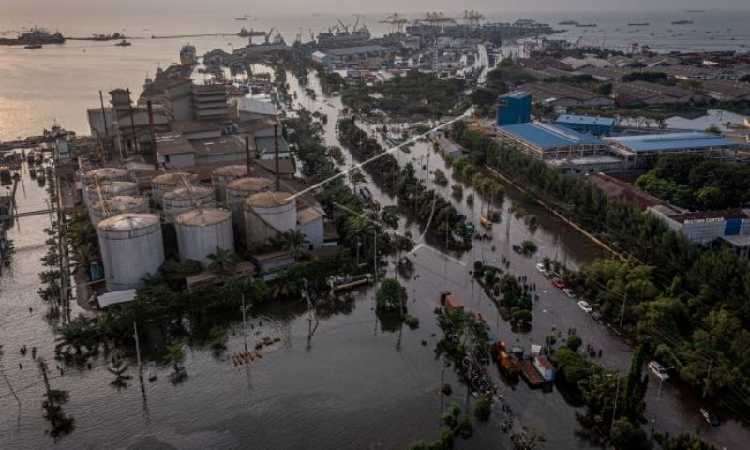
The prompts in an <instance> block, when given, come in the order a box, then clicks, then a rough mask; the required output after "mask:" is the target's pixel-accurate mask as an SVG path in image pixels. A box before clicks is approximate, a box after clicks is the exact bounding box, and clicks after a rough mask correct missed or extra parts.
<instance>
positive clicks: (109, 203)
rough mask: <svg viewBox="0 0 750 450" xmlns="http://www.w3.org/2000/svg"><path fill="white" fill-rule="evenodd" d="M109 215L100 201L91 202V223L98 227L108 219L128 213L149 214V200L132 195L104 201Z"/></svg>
mask: <svg viewBox="0 0 750 450" xmlns="http://www.w3.org/2000/svg"><path fill="white" fill-rule="evenodd" d="M104 202H105V203H106V207H107V209H108V210H109V214H107V213H106V212H105V211H104V205H102V202H100V201H99V200H97V201H95V202H91V206H89V217H90V218H91V223H92V224H93V225H94V226H96V225H97V224H98V223H99V222H101V221H102V220H104V219H106V218H107V217H111V216H117V215H119V214H126V213H147V212H149V209H148V200H147V199H146V197H134V196H131V195H118V196H115V197H112V198H110V199H108V200H105V201H104Z"/></svg>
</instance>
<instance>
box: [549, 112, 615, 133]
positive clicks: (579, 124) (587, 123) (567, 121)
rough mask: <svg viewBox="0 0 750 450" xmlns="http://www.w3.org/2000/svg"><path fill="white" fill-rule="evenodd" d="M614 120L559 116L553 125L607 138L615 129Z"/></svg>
mask: <svg viewBox="0 0 750 450" xmlns="http://www.w3.org/2000/svg"><path fill="white" fill-rule="evenodd" d="M616 122H617V121H616V119H615V118H613V117H600V116H579V115H575V114H561V115H560V116H558V117H557V120H555V125H560V126H563V127H565V128H570V129H571V130H574V131H577V132H579V133H584V134H593V135H594V136H609V135H610V134H612V132H613V131H614V129H615V123H616Z"/></svg>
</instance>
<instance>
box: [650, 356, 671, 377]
mask: <svg viewBox="0 0 750 450" xmlns="http://www.w3.org/2000/svg"><path fill="white" fill-rule="evenodd" d="M648 368H649V370H651V372H652V373H653V374H654V375H655V376H656V378H658V379H660V380H661V381H667V380H668V379H669V374H668V373H667V368H666V367H664V366H662V365H661V364H659V363H658V362H656V361H651V362H650V363H648Z"/></svg>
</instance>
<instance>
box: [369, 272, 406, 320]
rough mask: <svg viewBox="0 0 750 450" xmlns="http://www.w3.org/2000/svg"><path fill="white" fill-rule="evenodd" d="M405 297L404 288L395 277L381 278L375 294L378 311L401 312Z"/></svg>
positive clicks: (403, 307)
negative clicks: (381, 280)
mask: <svg viewBox="0 0 750 450" xmlns="http://www.w3.org/2000/svg"><path fill="white" fill-rule="evenodd" d="M407 298H408V294H407V292H406V288H405V287H403V286H401V283H400V282H399V281H398V280H397V279H395V278H386V279H385V280H383V282H382V283H381V284H380V288H378V291H377V293H376V294H375V300H376V302H377V309H378V311H380V312H386V313H389V312H402V311H403V309H405V307H406V306H405V304H406V300H407Z"/></svg>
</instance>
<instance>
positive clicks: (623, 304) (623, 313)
mask: <svg viewBox="0 0 750 450" xmlns="http://www.w3.org/2000/svg"><path fill="white" fill-rule="evenodd" d="M627 300H628V295H627V294H622V310H620V329H621V330H622V323H623V321H624V320H625V302H627Z"/></svg>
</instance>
